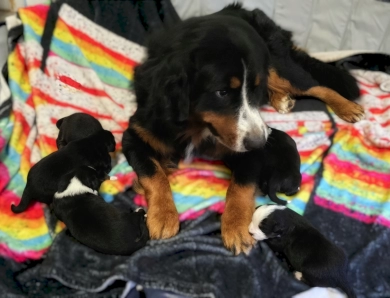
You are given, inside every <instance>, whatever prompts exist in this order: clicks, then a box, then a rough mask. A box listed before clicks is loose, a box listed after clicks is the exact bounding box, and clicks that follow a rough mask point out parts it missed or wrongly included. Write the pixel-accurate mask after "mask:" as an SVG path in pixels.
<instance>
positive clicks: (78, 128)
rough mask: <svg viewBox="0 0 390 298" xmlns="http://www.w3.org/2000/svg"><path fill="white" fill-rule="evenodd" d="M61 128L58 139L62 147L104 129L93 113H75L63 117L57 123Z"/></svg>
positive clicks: (58, 145)
mask: <svg viewBox="0 0 390 298" xmlns="http://www.w3.org/2000/svg"><path fill="white" fill-rule="evenodd" d="M56 126H57V128H58V129H59V130H60V131H59V133H58V137H57V140H56V144H57V148H58V149H61V148H62V147H64V146H66V145H67V144H68V143H69V142H72V141H76V140H80V139H82V138H85V137H88V136H89V135H92V134H94V133H96V132H98V131H100V130H102V129H103V127H102V125H101V124H100V122H99V121H98V120H96V119H95V118H94V117H92V116H91V115H88V114H85V113H74V114H72V115H70V116H67V117H64V118H61V119H59V120H58V121H57V123H56Z"/></svg>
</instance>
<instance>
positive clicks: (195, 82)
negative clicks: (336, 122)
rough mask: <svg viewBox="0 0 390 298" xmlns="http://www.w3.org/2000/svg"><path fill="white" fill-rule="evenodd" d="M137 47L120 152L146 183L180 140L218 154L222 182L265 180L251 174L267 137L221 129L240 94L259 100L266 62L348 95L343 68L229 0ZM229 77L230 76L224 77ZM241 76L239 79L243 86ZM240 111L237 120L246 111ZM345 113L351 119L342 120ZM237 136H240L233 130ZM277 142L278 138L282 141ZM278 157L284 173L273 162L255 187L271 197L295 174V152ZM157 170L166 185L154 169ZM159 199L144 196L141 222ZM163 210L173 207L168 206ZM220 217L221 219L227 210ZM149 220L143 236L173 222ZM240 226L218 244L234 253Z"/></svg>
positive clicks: (297, 82)
mask: <svg viewBox="0 0 390 298" xmlns="http://www.w3.org/2000/svg"><path fill="white" fill-rule="evenodd" d="M147 48H148V58H147V59H146V60H145V62H144V63H143V64H142V65H140V66H138V67H137V68H136V70H135V75H134V87H135V93H136V97H137V104H138V106H137V111H136V112H135V114H134V115H133V116H132V117H131V118H130V121H129V122H130V123H129V127H128V129H127V130H126V131H125V133H124V135H123V143H122V144H123V153H124V154H125V156H126V158H127V160H128V162H129V164H130V165H131V166H132V167H133V169H134V171H135V172H136V173H137V175H138V178H139V180H144V181H145V180H146V181H150V179H143V178H145V177H146V178H151V177H153V176H154V175H156V173H157V171H160V172H161V168H164V164H166V163H167V161H173V160H177V159H178V157H180V158H182V157H184V155H185V153H186V148H188V146H189V145H194V147H195V152H196V153H198V154H203V155H208V156H211V157H213V158H218V159H222V160H224V161H225V162H226V163H227V165H228V166H229V167H230V169H231V170H232V183H235V184H237V185H238V186H237V187H242V186H244V187H247V188H246V189H251V190H252V188H254V186H255V185H258V184H259V183H260V180H261V182H264V181H265V180H267V179H266V178H264V177H262V176H261V173H260V172H259V169H261V168H262V165H260V161H265V160H266V159H267V158H266V157H264V151H262V150H260V149H261V148H262V147H263V146H264V145H265V143H266V139H267V136H268V134H267V133H266V132H265V130H264V129H263V130H262V129H260V130H261V131H259V132H257V131H256V129H253V130H250V132H249V133H247V132H246V131H244V130H242V131H244V132H243V133H241V132H242V131H240V133H238V132H237V133H236V135H234V132H233V130H231V131H227V130H229V127H230V128H231V127H237V128H238V127H239V125H238V124H239V117H238V114H239V111H240V108H242V107H243V106H244V105H243V98H246V99H247V101H246V102H247V106H249V107H250V108H251V109H253V110H256V109H259V108H260V107H261V106H262V105H264V104H267V103H269V100H270V97H269V88H268V87H269V84H268V79H269V75H270V70H271V69H273V70H276V72H277V74H278V76H279V78H282V79H285V80H287V81H290V83H291V85H292V86H293V87H294V88H296V89H299V90H303V91H306V90H309V89H311V88H312V87H316V86H328V87H331V88H333V89H334V90H336V91H339V92H340V93H342V95H343V96H344V97H346V98H347V99H350V100H352V99H355V98H356V97H357V96H358V87H357V84H356V82H355V80H354V79H353V77H352V76H351V75H349V74H348V73H347V72H343V71H341V70H338V69H337V68H335V67H331V66H328V65H326V64H325V63H323V62H320V61H318V60H316V59H313V58H311V57H309V56H308V55H307V54H305V53H304V52H301V51H298V50H297V49H296V48H295V47H294V45H293V43H292V41H291V33H290V32H288V31H285V30H283V29H281V28H280V27H278V26H277V25H276V24H275V23H274V22H273V21H272V20H270V19H269V18H268V17H267V16H266V15H265V14H264V13H263V12H261V11H260V10H254V11H247V10H244V9H242V8H241V6H239V5H233V6H229V7H227V8H226V9H223V10H222V11H220V12H218V13H215V14H213V15H208V16H202V17H197V18H192V19H188V20H185V21H183V22H182V23H179V24H177V25H176V26H175V27H174V28H170V29H167V30H161V31H160V32H156V33H155V34H154V35H153V36H151V37H150V39H149V41H148V43H147ZM331 76H333V77H337V80H332V79H331ZM244 77H246V80H244ZM232 78H234V81H235V82H237V84H232V83H231V82H232ZM276 81H277V79H276ZM335 81H337V82H335ZM243 82H244V83H245V84H246V85H245V92H244V90H243V87H244V84H243ZM244 94H245V96H244ZM248 110H249V109H248ZM356 113H357V114H358V112H356ZM205 114H208V115H210V114H211V115H212V116H213V117H214V118H212V119H211V118H210V117H209V118H207V117H205ZM247 114H250V113H247ZM247 114H246V116H242V117H241V118H240V120H242V119H246V118H249V117H248V115H247ZM241 115H242V113H241ZM252 115H253V114H252ZM256 118H257V117H252V118H251V119H256ZM357 118H358V117H356V118H355V120H356V119H357ZM210 119H211V120H210ZM213 119H217V120H216V121H214V120H213ZM226 119H228V121H227V122H226V125H225V124H224V125H221V126H220V127H217V126H218V125H217V124H218V123H217V122H218V121H219V123H221V122H223V123H225V122H224V121H225V120H226ZM355 120H354V119H352V118H351V121H355ZM229 121H230V122H229ZM256 121H257V120H256ZM356 121H357V120H356ZM260 122H261V121H257V122H256V123H260ZM248 126H249V124H248ZM221 127H222V128H221ZM241 127H244V126H241ZM226 128H227V129H226ZM196 130H197V131H196ZM194 131H195V132H194ZM236 131H239V129H237V130H236ZM202 132H206V133H208V134H206V133H205V134H202ZM243 134H245V138H242V135H243ZM247 135H248V139H247ZM238 136H241V139H243V141H242V143H241V145H240V146H238V145H237V146H232V145H229V144H227V142H226V140H230V141H231V140H234V139H235V137H236V139H238ZM286 140H287V138H284V139H283V140H282V142H285V141H286ZM231 143H232V144H233V143H234V141H231ZM272 146H273V147H278V146H279V144H276V142H275V144H272ZM280 146H281V148H280V150H278V154H277V156H283V154H284V152H283V149H282V148H287V149H288V150H289V152H290V151H291V152H292V151H293V150H291V145H288V144H287V145H283V144H280ZM284 146H285V147H284ZM242 148H244V149H242ZM294 149H295V148H294ZM287 155H288V158H289V160H288V161H287V162H292V163H293V164H292V165H291V166H290V165H286V166H284V165H283V162H282V161H281V160H277V158H276V155H275V160H274V164H278V165H279V166H278V171H285V170H286V169H289V167H291V172H290V170H287V171H286V172H285V173H279V172H277V171H276V170H275V171H273V172H274V174H273V179H274V180H272V181H271V180H270V181H268V182H269V183H268V185H267V186H263V185H260V186H261V187H262V188H263V190H265V191H266V192H268V193H269V194H270V196H271V197H273V199H274V200H277V197H276V196H274V193H275V192H276V191H282V192H286V193H290V192H295V191H296V190H297V189H296V188H295V187H297V186H299V185H298V184H299V183H300V177H299V176H300V175H298V174H296V175H295V174H293V172H294V171H295V170H296V169H297V168H298V167H297V159H296V156H295V158H294V157H293V155H294V153H292V154H291V155H290V153H286V156H287ZM290 156H291V159H290ZM287 162H286V163H287ZM157 163H158V165H157ZM160 166H161V167H160ZM293 169H294V170H293ZM290 174H293V175H294V177H292V178H291V181H290V180H289V178H287V179H286V178H285V177H287V176H288V175H290ZM284 175H286V176H284ZM158 177H160V178H159V179H161V180H164V183H168V182H167V179H166V178H164V175H162V174H160V175H159V176H158ZM161 177H162V178H161ZM298 180H299V181H298ZM141 183H142V182H141ZM145 183H146V184H147V182H145ZM147 187H149V190H148V193H147V194H146V195H147V196H148V195H150V194H151V192H153V191H154V190H153V189H151V187H150V185H149V186H147ZM236 189H237V188H236ZM156 192H157V191H156ZM159 195H161V196H163V197H164V198H167V199H169V198H171V197H172V196H171V194H170V193H169V194H168V193H163V194H161V193H160V194H159ZM150 196H151V195H150ZM151 197H152V196H151ZM153 197H157V193H153ZM162 201H163V200H160V201H159V203H156V204H152V205H153V207H152V208H155V209H153V212H152V210H150V211H149V218H148V222H151V218H153V219H154V222H156V218H157V216H156V214H157V212H156V210H157V209H158V207H159V206H158V204H162V203H160V202H162ZM233 201H234V199H233ZM279 202H280V201H279ZM170 205H171V206H172V204H170ZM247 205H248V206H249V204H247ZM160 207H161V206H160ZM169 211H170V213H172V214H173V213H174V210H169ZM231 217H233V215H232V216H231ZM172 218H173V217H172ZM177 218H178V217H177ZM223 218H227V219H229V216H225V217H223ZM159 220H160V219H159ZM177 221H178V220H177ZM158 222H159V223H161V224H160V225H159V226H157V228H156V229H155V230H156V231H152V228H151V227H149V231H150V232H151V236H152V238H159V237H162V236H161V235H163V234H170V236H172V235H174V233H176V231H174V229H173V228H172V229H170V231H168V233H163V232H162V231H165V230H166V229H165V226H166V225H165V224H166V223H167V222H169V226H174V225H173V224H172V222H170V220H169V219H166V218H164V219H163V220H160V221H158ZM177 226H178V223H177ZM225 226H226V225H225ZM228 226H229V225H228ZM230 226H231V225H230ZM242 230H244V229H242ZM242 230H241V231H240V234H241V235H240V236H239V237H235V236H237V235H233V234H234V233H233V232H232V233H230V234H231V235H230V238H234V239H235V240H233V241H225V240H226V239H224V242H225V243H226V242H235V243H234V244H232V245H230V246H231V247H232V246H236V247H237V246H241V247H240V248H239V249H238V251H239V250H240V249H242V248H243V247H244V246H249V245H248V243H249V242H248V241H247V240H248V239H247V238H248V237H246V240H242V243H241V244H243V245H241V244H240V243H238V242H239V241H236V239H244V238H245V236H248V235H244V234H243V233H242ZM222 234H224V233H222ZM232 235H233V236H232ZM222 238H224V235H222ZM249 238H250V237H249ZM228 240H231V239H228ZM244 241H246V243H245V244H244ZM233 249H234V248H233Z"/></svg>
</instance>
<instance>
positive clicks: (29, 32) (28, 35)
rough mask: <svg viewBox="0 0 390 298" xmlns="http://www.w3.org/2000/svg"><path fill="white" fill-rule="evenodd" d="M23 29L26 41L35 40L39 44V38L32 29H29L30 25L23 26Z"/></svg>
mask: <svg viewBox="0 0 390 298" xmlns="http://www.w3.org/2000/svg"><path fill="white" fill-rule="evenodd" d="M23 28H24V37H25V39H26V40H28V39H33V40H36V41H38V42H41V36H40V35H38V34H37V33H36V32H35V31H34V30H33V28H31V26H30V25H27V24H24V25H23Z"/></svg>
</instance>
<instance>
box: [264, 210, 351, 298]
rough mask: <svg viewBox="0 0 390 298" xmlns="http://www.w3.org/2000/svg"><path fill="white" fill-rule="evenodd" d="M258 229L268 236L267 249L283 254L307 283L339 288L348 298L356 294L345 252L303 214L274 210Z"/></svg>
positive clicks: (313, 285)
mask: <svg viewBox="0 0 390 298" xmlns="http://www.w3.org/2000/svg"><path fill="white" fill-rule="evenodd" d="M259 228H260V230H261V231H262V232H263V233H264V234H265V235H266V236H267V237H269V238H268V239H267V240H266V243H267V244H268V245H269V246H270V248H271V249H272V250H273V251H275V252H281V253H283V254H284V255H285V256H286V258H287V259H288V261H289V262H290V264H291V265H292V267H293V268H294V269H295V270H296V271H299V272H301V273H302V278H303V280H302V281H304V282H305V283H307V284H308V285H309V286H312V287H315V286H318V287H333V288H340V289H341V290H343V291H344V292H345V293H346V294H347V295H348V297H349V298H353V297H356V296H355V294H354V291H353V289H352V287H351V286H350V283H349V281H348V276H347V270H348V259H347V256H346V254H345V252H344V251H343V250H342V249H341V248H339V247H338V246H336V245H335V244H333V243H332V242H330V241H329V240H328V239H327V238H326V237H325V236H324V235H322V234H321V233H320V232H319V231H318V230H317V229H316V228H314V227H313V226H312V225H311V224H310V222H308V221H307V220H306V219H305V218H304V217H302V216H300V215H299V214H297V213H296V212H294V211H292V210H291V209H288V208H286V209H283V210H275V211H274V212H272V213H271V214H270V215H268V217H267V218H265V219H264V220H263V221H262V222H261V223H260V224H259Z"/></svg>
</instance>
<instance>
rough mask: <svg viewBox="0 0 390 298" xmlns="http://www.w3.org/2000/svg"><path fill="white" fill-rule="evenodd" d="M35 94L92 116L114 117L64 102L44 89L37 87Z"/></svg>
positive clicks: (49, 101) (48, 101)
mask: <svg viewBox="0 0 390 298" xmlns="http://www.w3.org/2000/svg"><path fill="white" fill-rule="evenodd" d="M35 94H36V95H37V96H39V97H41V98H42V99H43V100H45V101H46V102H47V103H50V104H53V105H57V106H60V107H70V108H73V109H75V110H77V111H80V112H83V113H86V114H89V115H91V116H93V117H95V118H103V119H110V120H111V119H112V117H111V115H102V114H99V113H94V112H92V111H91V110H87V109H85V108H82V107H80V106H76V105H72V104H69V103H64V102H61V101H58V100H57V99H55V98H53V97H51V96H49V95H48V94H46V93H44V92H43V91H42V90H39V89H35Z"/></svg>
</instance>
